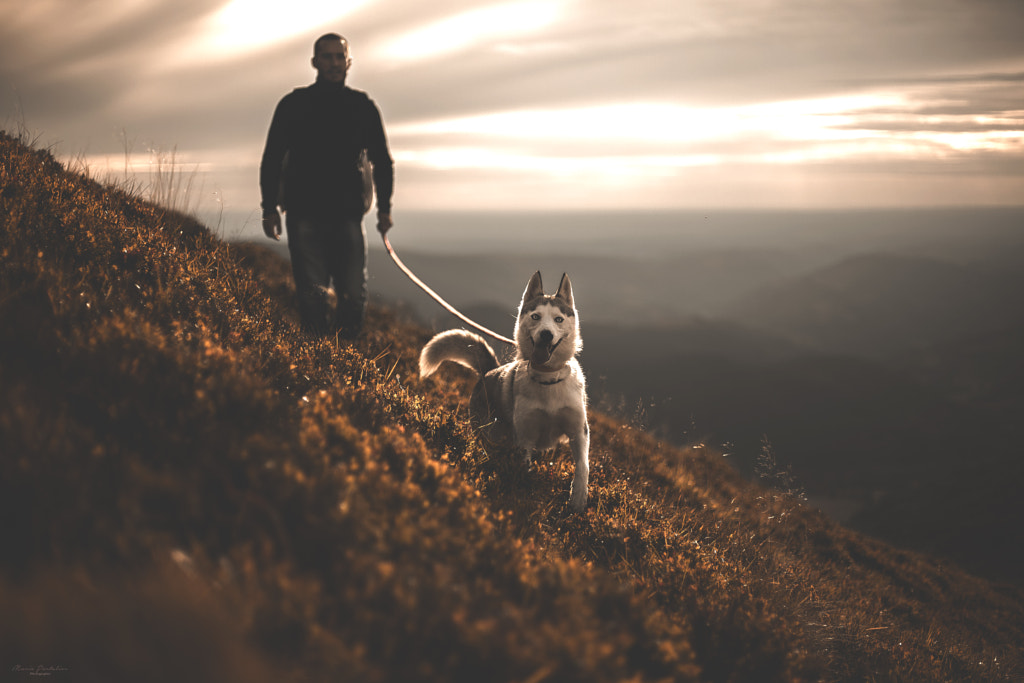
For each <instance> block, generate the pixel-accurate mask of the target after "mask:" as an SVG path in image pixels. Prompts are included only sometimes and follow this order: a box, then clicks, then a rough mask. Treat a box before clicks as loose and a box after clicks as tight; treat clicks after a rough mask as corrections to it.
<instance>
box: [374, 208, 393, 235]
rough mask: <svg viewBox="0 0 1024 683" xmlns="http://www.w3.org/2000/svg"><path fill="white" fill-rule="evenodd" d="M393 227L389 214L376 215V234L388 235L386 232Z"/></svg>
mask: <svg viewBox="0 0 1024 683" xmlns="http://www.w3.org/2000/svg"><path fill="white" fill-rule="evenodd" d="M393 226H394V222H392V220H391V214H390V213H378V214H377V232H379V233H380V234H382V235H386V234H388V230H390V229H391V228H392V227H393Z"/></svg>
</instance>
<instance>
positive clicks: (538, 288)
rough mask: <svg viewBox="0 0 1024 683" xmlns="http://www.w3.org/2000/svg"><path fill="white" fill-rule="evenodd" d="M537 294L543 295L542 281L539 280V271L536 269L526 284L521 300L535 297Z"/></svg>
mask: <svg viewBox="0 0 1024 683" xmlns="http://www.w3.org/2000/svg"><path fill="white" fill-rule="evenodd" d="M539 296H544V283H543V282H541V279H540V271H539V270H538V271H537V272H536V273H534V274H533V277H531V278H530V282H529V283H528V284H527V285H526V291H525V292H523V301H529V300H531V299H536V298H537V297H539Z"/></svg>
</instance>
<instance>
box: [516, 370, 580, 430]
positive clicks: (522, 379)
mask: <svg viewBox="0 0 1024 683" xmlns="http://www.w3.org/2000/svg"><path fill="white" fill-rule="evenodd" d="M514 393H515V400H514V406H513V410H512V421H513V424H514V428H513V432H514V434H515V439H516V442H517V445H519V446H520V447H524V448H532V449H536V450H548V449H550V448H554V447H555V446H556V445H558V443H559V442H560V441H564V440H565V439H566V438H568V439H570V440H572V439H577V438H579V437H580V435H581V434H583V433H584V432H585V431H586V390H585V387H584V381H583V373H582V372H581V371H580V368H579V364H578V363H576V362H575V360H574V361H573V362H572V364H571V365H570V368H569V373H568V374H567V375H566V376H565V377H563V378H560V379H555V380H545V379H543V378H536V377H532V376H531V375H530V372H529V366H528V364H527V363H523V364H521V365H520V366H519V367H518V368H516V376H515V392H514Z"/></svg>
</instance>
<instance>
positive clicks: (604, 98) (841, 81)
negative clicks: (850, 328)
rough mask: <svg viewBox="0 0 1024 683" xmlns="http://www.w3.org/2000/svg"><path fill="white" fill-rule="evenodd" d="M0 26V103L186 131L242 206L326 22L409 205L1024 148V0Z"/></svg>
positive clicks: (977, 165) (981, 164) (36, 19)
mask: <svg viewBox="0 0 1024 683" xmlns="http://www.w3.org/2000/svg"><path fill="white" fill-rule="evenodd" d="M0 27H2V28H0V84H2V90H0V98H2V99H0V104H2V107H0V117H3V116H6V117H7V118H11V117H17V116H20V115H21V114H20V113H19V112H18V109H19V107H20V108H21V109H23V110H24V118H25V120H26V123H27V124H28V125H29V126H30V127H33V128H35V129H38V130H41V131H42V133H43V134H44V136H45V139H46V140H50V139H58V140H61V141H62V145H61V146H62V147H63V148H64V149H65V150H66V151H67V152H68V153H70V154H76V153H80V152H83V151H84V152H86V153H88V154H90V155H102V154H112V155H116V154H118V153H121V152H123V147H124V145H125V140H124V137H125V136H126V137H127V138H129V139H133V140H136V141H137V147H138V148H139V149H141V148H143V147H146V146H152V147H165V148H169V147H171V146H172V145H173V146H177V147H178V149H179V150H180V151H181V154H182V156H183V157H187V158H189V159H193V158H194V159H196V160H202V162H203V164H204V168H206V167H207V165H208V166H209V168H210V169H211V170H210V175H211V176H213V175H216V173H218V172H219V171H218V169H220V171H222V172H223V173H224V174H225V175H224V177H223V178H221V179H219V180H218V181H217V182H218V183H220V184H222V185H224V186H228V187H231V188H232V190H233V191H234V192H236V193H241V195H242V196H241V197H240V198H239V199H238V200H237V203H240V204H245V203H253V204H255V201H256V199H255V194H256V193H255V166H256V164H257V163H258V158H259V153H260V149H261V147H262V142H263V139H264V136H265V134H266V127H267V124H268V123H269V119H270V115H271V112H272V111H273V107H274V105H275V104H276V102H277V101H278V99H279V98H280V97H281V96H282V95H284V94H285V93H286V92H288V90H290V89H291V88H293V87H296V86H299V85H303V84H306V83H308V82H309V81H311V80H312V78H313V71H312V69H311V67H310V65H309V57H310V54H311V43H312V40H313V38H315V37H316V35H319V34H320V33H322V32H325V31H326V30H336V31H339V32H341V33H343V34H345V35H346V36H347V37H348V38H349V39H350V41H351V43H352V47H353V56H354V66H353V71H352V74H351V78H350V82H351V84H352V85H353V86H354V87H357V88H361V89H364V90H366V91H368V92H369V93H370V94H371V96H372V97H373V98H374V99H375V100H376V101H377V103H378V105H379V106H380V107H381V109H382V111H383V113H384V116H385V120H386V122H387V124H388V128H389V135H390V138H391V142H392V147H393V151H394V153H395V155H396V158H398V159H399V178H398V181H399V186H398V188H397V191H398V194H397V196H396V201H397V202H398V204H399V205H402V202H404V201H414V202H419V201H423V202H428V201H430V197H432V196H434V197H439V196H444V195H445V193H444V192H438V191H437V190H438V183H444V182H453V183H463V182H469V183H471V185H472V186H473V187H474V188H476V189H477V190H479V195H478V196H480V197H488V201H493V202H495V203H496V204H495V205H497V204H499V203H503V204H504V205H517V204H520V203H521V201H522V200H521V197H522V196H523V195H522V194H521V193H516V192H513V191H510V192H508V193H506V195H505V196H504V199H501V197H502V187H503V186H507V187H519V188H520V189H521V190H522V189H524V186H522V185H521V184H523V183H525V184H526V186H529V188H530V189H532V190H533V191H534V194H532V195H530V196H531V197H537V196H538V195H537V194H536V193H546V194H545V196H544V197H543V198H540V199H538V201H543V202H552V203H557V202H558V201H559V200H560V198H575V199H573V201H581V202H582V201H586V198H587V197H588V196H592V195H601V196H602V199H605V198H608V197H611V198H615V196H616V195H615V193H612V194H608V190H609V188H612V187H614V185H613V177H614V175H615V173H616V172H619V173H620V174H621V175H622V176H623V177H625V178H628V183H627V184H628V185H629V187H630V192H629V193H619V197H620V199H621V201H622V202H624V203H632V204H633V205H640V206H650V205H652V204H653V203H658V202H672V201H676V200H678V198H679V197H682V196H683V193H681V192H679V187H681V186H684V185H686V184H688V183H691V182H693V179H694V178H695V177H696V176H695V174H697V175H699V176H700V177H701V178H703V180H702V182H703V183H704V184H705V186H706V188H712V187H714V184H715V183H716V182H719V183H723V184H724V187H725V188H726V189H723V190H722V191H721V192H719V193H716V194H719V195H721V197H723V198H728V197H730V196H736V195H737V194H739V193H737V192H731V191H729V190H728V188H730V187H732V188H740V187H742V188H745V189H744V191H745V192H747V191H749V190H750V188H751V187H752V186H755V185H756V184H757V183H756V178H757V177H758V175H759V174H760V175H761V176H767V175H774V176H775V177H776V178H782V177H786V178H788V179H789V180H787V181H786V182H787V183H788V184H789V185H787V186H792V187H799V186H804V187H807V186H810V185H814V186H815V187H817V186H819V185H821V184H822V183H823V182H825V180H827V179H829V178H831V179H832V181H834V182H838V180H837V179H839V178H842V179H843V180H844V181H847V180H849V178H850V177H851V176H850V175H848V173H849V174H854V176H856V177H859V178H863V177H866V175H867V174H868V173H869V172H874V173H881V172H882V171H883V170H884V168H885V164H884V162H885V161H888V162H891V164H892V166H891V167H890V168H903V169H915V170H914V171H913V173H910V176H908V177H912V176H919V175H920V174H921V173H920V170H921V169H925V168H933V169H935V172H936V173H939V174H943V175H945V174H948V172H949V169H956V172H958V173H963V174H970V175H971V176H972V177H981V176H983V175H985V174H991V175H992V176H993V177H1002V178H1005V177H1009V176H1007V173H1008V172H1009V171H1008V169H1011V168H1013V166H1014V164H1012V163H1007V162H1006V160H1011V161H1012V160H1014V159H1016V160H1018V161H1020V160H1021V159H1024V140H1022V138H1024V133H1022V131H1024V122H1022V121H1024V114H1022V112H1021V109H1022V108H1024V107H1022V105H1021V102H1020V95H1019V92H1020V85H1021V83H1022V81H1024V46H1022V43H1021V41H1020V36H1021V35H1024V3H1020V2H1018V1H1017V0H903V1H902V2H898V3H896V2H892V1H891V0H856V1H855V0H837V1H836V2H829V3H822V2H818V1H817V0H715V1H711V0H699V1H696V2H690V3H679V2H672V1H670V0H633V1H632V2H630V3H622V2H620V1H619V0H557V1H555V0H551V1H549V0H543V1H541V0H494V1H493V2H488V1H480V0H448V1H447V2H440V3H423V2H420V1H419V0H362V1H359V2H350V3H340V4H339V3H333V2H331V3H328V2H323V1H320V0H305V1H303V0H292V2H290V3H289V4H288V11H287V12H281V10H280V5H279V4H271V3H264V2H258V1H255V0H231V1H230V2H229V1H228V0H225V1H224V2H220V3H211V2H208V0H179V1H178V2H162V1H157V0H81V1H80V2H77V3H71V2H66V1H63V0H34V1H33V2H31V3H21V4H20V5H18V4H17V3H5V4H4V6H3V7H2V8H0ZM969 159H973V160H974V161H970V162H968V160H969ZM938 165H942V168H941V169H940V168H939V166H938ZM503 167H504V168H505V170H506V172H505V173H503V172H502V170H503ZM811 168H813V172H814V173H815V174H816V176H817V178H819V179H821V180H818V179H816V180H815V181H813V183H809V184H808V181H807V180H806V178H807V174H806V172H805V171H806V170H807V169H811ZM615 169H618V171H616V170H615ZM696 169H701V170H700V172H699V173H698V172H697V170H696ZM765 169H769V170H765ZM827 169H832V170H831V171H827ZM986 169H988V170H986ZM605 170H607V173H606V172H605ZM826 171H827V172H826ZM908 173H909V171H908ZM228 176H230V179H228ZM572 176H575V177H577V178H578V179H579V182H578V183H577V184H576V185H572ZM879 177H881V176H879ZM886 177H888V175H887V176H886ZM623 182H627V181H625V180H624V181H623ZM762 182H765V184H766V185H773V184H777V183H774V181H766V180H763V181H762ZM907 182H910V181H909V180H908V181H907ZM609 183H612V184H609ZM801 183H803V185H801ZM483 184H486V185H487V188H486V190H485V189H484V188H483V187H482V185H483ZM900 185H901V186H903V185H905V183H902V182H901V183H900ZM996 185H998V183H996ZM570 186H571V187H570ZM880 186H884V183H878V182H874V181H872V182H871V183H870V184H867V185H864V187H865V188H874V189H872V191H875V192H877V191H878V190H877V188H878V187H880ZM965 186H966V185H965ZM425 188H429V191H428V190H427V189H425ZM1017 189H1018V190H1024V188H1020V187H1018V188H1017ZM842 191H843V190H842V188H834V189H833V190H832V191H831V192H832V195H833V196H837V197H839V196H841V193H842ZM866 192H867V190H865V192H864V193H860V194H859V195H858V196H860V197H865V198H866V199H864V201H871V199H868V198H867V197H868V194H867V193H866ZM1003 192H1004V195H1001V196H1005V197H1009V196H1011V195H1010V194H1007V193H1008V192H1009V190H1003ZM456 194H458V193H456ZM891 194H892V193H891V192H888V191H886V192H884V193H881V192H880V193H878V194H877V195H874V196H877V197H879V201H882V199H881V198H882V197H890V196H891ZM914 194H915V196H917V195H918V194H919V193H916V191H915V193H914ZM548 195H550V196H548ZM801 195H802V193H800V192H796V193H790V194H787V196H789V197H798V196H801ZM1019 195H1020V193H1018V196H1019ZM705 196H711V195H710V194H706V195H705ZM744 196H758V197H769V198H770V196H771V192H768V191H765V192H761V191H757V192H752V193H750V192H748V194H746V195H744ZM947 196H948V195H947ZM988 196H990V194H987V195H986V197H988ZM944 199H945V197H939V198H937V199H936V201H940V200H944ZM986 201H987V199H986Z"/></svg>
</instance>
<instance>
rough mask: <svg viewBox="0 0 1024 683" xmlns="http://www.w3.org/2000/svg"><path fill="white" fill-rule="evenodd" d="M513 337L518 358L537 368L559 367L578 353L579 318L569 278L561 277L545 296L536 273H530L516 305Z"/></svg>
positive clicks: (580, 343) (580, 342)
mask: <svg viewBox="0 0 1024 683" xmlns="http://www.w3.org/2000/svg"><path fill="white" fill-rule="evenodd" d="M515 338H516V350H517V356H518V358H520V359H523V360H529V361H530V362H531V363H532V364H533V365H534V366H537V367H548V368H559V367H561V366H562V365H564V364H565V363H566V362H568V360H569V359H570V358H572V357H573V356H575V355H576V354H577V353H579V352H580V349H582V348H583V342H582V340H581V339H580V319H579V315H577V313H576V306H575V304H574V303H573V299H572V283H570V282H569V276H567V275H565V274H563V275H562V281H561V282H560V283H559V285H558V291H557V292H555V294H553V295H548V294H544V284H543V283H542V282H541V279H540V271H537V272H536V273H534V274H533V277H531V278H530V282H529V283H528V284H527V285H526V291H525V292H523V300H522V301H521V302H520V304H519V317H518V319H517V320H516V333H515Z"/></svg>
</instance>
